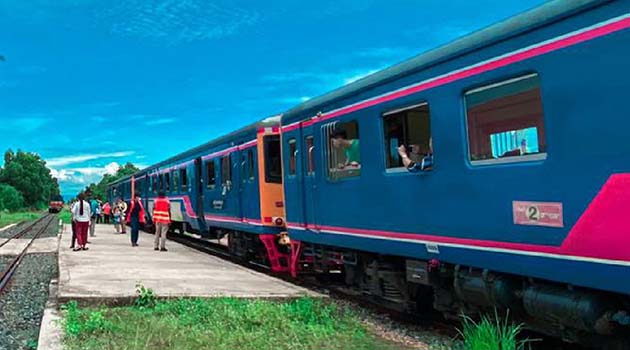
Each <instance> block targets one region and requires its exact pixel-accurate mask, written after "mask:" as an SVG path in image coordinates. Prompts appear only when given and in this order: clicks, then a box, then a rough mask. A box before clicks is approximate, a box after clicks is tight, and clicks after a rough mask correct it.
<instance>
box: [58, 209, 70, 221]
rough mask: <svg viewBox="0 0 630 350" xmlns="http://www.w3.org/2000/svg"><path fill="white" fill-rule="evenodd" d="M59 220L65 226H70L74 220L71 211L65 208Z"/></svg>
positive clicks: (60, 213)
mask: <svg viewBox="0 0 630 350" xmlns="http://www.w3.org/2000/svg"><path fill="white" fill-rule="evenodd" d="M59 218H60V219H61V220H62V221H63V223H64V224H69V223H70V221H71V220H72V214H70V210H68V209H67V208H65V207H64V208H63V209H62V210H61V212H59Z"/></svg>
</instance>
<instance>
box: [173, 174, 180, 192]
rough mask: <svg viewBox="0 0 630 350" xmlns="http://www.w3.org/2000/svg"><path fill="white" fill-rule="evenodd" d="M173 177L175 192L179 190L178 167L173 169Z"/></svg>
mask: <svg viewBox="0 0 630 350" xmlns="http://www.w3.org/2000/svg"><path fill="white" fill-rule="evenodd" d="M172 174H173V175H172V177H173V192H177V191H179V172H178V171H177V169H175V170H173V171H172Z"/></svg>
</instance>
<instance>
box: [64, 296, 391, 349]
mask: <svg viewBox="0 0 630 350" xmlns="http://www.w3.org/2000/svg"><path fill="white" fill-rule="evenodd" d="M137 292H138V298H137V300H136V302H135V304H134V305H133V306H129V307H119V308H112V309H106V310H93V309H79V308H78V307H77V305H76V303H68V304H67V305H66V307H65V322H64V327H65V340H66V342H65V344H66V345H65V346H66V349H68V350H75V349H76V350H78V349H99V350H100V349H128V350H148V349H174V350H190V349H195V350H196V349H212V350H272V349H273V350H283V349H287V350H289V349H290V350H307V349H308V350H310V349H330V350H342V349H353V350H386V349H389V350H393V349H398V350H400V349H401V347H400V346H396V345H393V344H390V343H387V342H385V341H383V340H381V339H379V338H376V337H375V336H373V335H372V334H370V333H369V332H368V331H367V329H366V328H365V327H364V326H363V325H362V324H361V322H360V321H359V320H358V318H357V317H356V315H355V314H354V313H353V312H352V311H350V310H347V309H345V308H342V307H339V306H337V305H336V304H334V303H333V302H330V301H323V300H321V299H314V298H307V297H305V298H301V299H295V300H290V301H285V302H279V301H269V300H259V299H237V298H227V297H225V298H214V299H200V298H192V299H175V300H166V301H162V300H157V299H156V298H155V295H154V293H153V291H152V290H151V289H148V288H144V287H143V286H141V285H138V286H137Z"/></svg>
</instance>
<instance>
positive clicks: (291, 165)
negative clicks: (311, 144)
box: [282, 124, 307, 225]
mask: <svg viewBox="0 0 630 350" xmlns="http://www.w3.org/2000/svg"><path fill="white" fill-rule="evenodd" d="M302 142H303V137H302V128H301V124H300V127H299V128H296V129H293V130H289V131H286V132H283V134H282V161H283V163H284V167H283V169H282V172H283V174H284V188H285V192H284V195H285V201H286V203H287V205H286V215H287V224H288V225H295V224H297V225H305V224H306V222H307V221H306V219H305V212H304V186H303V182H304V176H303V175H304V174H303V171H301V170H300V169H302V168H303V167H302V158H303V157H302V156H301V154H300V150H301V149H303V146H302Z"/></svg>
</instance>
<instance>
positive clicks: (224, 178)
mask: <svg viewBox="0 0 630 350" xmlns="http://www.w3.org/2000/svg"><path fill="white" fill-rule="evenodd" d="M231 159H232V157H231V155H230V154H228V155H227V156H224V157H222V158H221V184H223V185H224V186H225V185H226V184H227V183H228V181H229V182H230V183H232V161H231Z"/></svg>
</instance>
